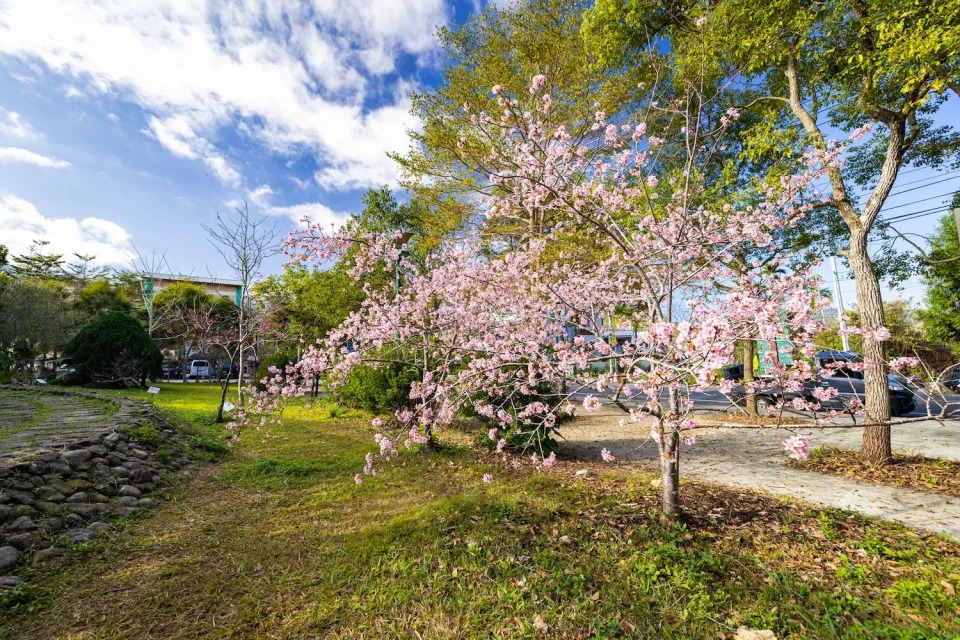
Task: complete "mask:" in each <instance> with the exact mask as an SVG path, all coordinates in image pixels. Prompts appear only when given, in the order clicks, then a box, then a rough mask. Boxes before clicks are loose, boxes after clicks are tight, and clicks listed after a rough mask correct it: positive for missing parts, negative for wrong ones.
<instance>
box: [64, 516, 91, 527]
mask: <svg viewBox="0 0 960 640" xmlns="http://www.w3.org/2000/svg"><path fill="white" fill-rule="evenodd" d="M66 522H67V526H68V527H82V526H83V525H84V524H85V523H86V522H87V521H86V520H84V519H83V517H82V516H80V515H79V514H76V513H69V514H67V518H66Z"/></svg>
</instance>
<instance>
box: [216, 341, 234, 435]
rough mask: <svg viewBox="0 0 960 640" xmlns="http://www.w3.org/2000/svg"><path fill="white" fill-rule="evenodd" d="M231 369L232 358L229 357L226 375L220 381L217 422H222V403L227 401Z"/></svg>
mask: <svg viewBox="0 0 960 640" xmlns="http://www.w3.org/2000/svg"><path fill="white" fill-rule="evenodd" d="M231 371H233V358H232V357H231V358H230V368H229V369H228V370H227V377H226V378H224V379H223V381H221V383H220V406H219V407H217V423H220V422H223V404H224V403H225V402H226V401H227V389H229V388H230V372H231Z"/></svg>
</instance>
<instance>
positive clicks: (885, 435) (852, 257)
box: [847, 232, 891, 464]
mask: <svg viewBox="0 0 960 640" xmlns="http://www.w3.org/2000/svg"><path fill="white" fill-rule="evenodd" d="M847 259H848V260H849V261H850V268H851V270H852V271H853V277H854V281H855V282H856V286H857V304H858V305H859V308H860V325H861V328H862V329H864V330H865V333H867V335H865V336H864V338H863V359H864V361H865V362H866V363H867V368H866V371H865V372H864V379H863V382H864V390H865V392H866V402H865V407H864V419H865V420H866V422H870V423H876V422H886V423H889V421H890V391H889V382H888V381H887V362H886V358H885V357H884V345H883V342H882V341H879V340H875V339H874V338H873V332H875V331H876V330H877V329H880V328H882V327H885V326H886V320H885V318H884V313H883V299H882V298H881V297H880V282H879V281H878V280H877V276H876V273H875V272H874V270H873V265H872V264H871V263H870V256H869V254H868V253H867V234H866V233H862V232H855V233H852V234H851V236H850V252H849V254H848V256H847ZM890 456H891V446H890V425H889V424H885V425H882V426H875V427H866V428H864V430H863V444H862V446H861V448H860V457H861V458H862V459H863V460H864V461H866V462H869V463H871V464H886V463H887V462H888V461H889V460H890Z"/></svg>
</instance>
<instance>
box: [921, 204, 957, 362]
mask: <svg viewBox="0 0 960 640" xmlns="http://www.w3.org/2000/svg"><path fill="white" fill-rule="evenodd" d="M953 204H954V206H957V207H960V194H958V195H957V196H956V197H954V201H953ZM958 231H960V230H958V229H957V220H956V218H955V217H954V216H953V213H949V214H947V215H945V216H943V217H942V218H941V219H940V224H939V225H938V226H937V230H936V232H935V233H934V234H933V236H932V237H931V238H930V250H929V251H928V255H929V256H930V264H929V265H928V266H927V268H926V269H925V271H924V274H923V280H924V283H925V284H926V286H927V299H926V307H925V308H924V309H922V310H921V311H920V314H919V315H920V320H921V322H922V323H923V329H924V332H925V333H926V334H927V337H929V338H930V339H933V340H938V341H941V342H943V343H945V344H948V345H950V347H951V348H952V349H953V351H954V353H955V354H956V355H958V356H960V260H958V259H957V256H960V237H958V235H957V234H958Z"/></svg>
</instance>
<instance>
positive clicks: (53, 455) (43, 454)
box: [37, 449, 60, 462]
mask: <svg viewBox="0 0 960 640" xmlns="http://www.w3.org/2000/svg"><path fill="white" fill-rule="evenodd" d="M59 457H60V454H59V453H57V452H56V451H50V450H49V449H42V450H40V451H37V459H38V460H41V461H42V462H56V460H57V458H59Z"/></svg>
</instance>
